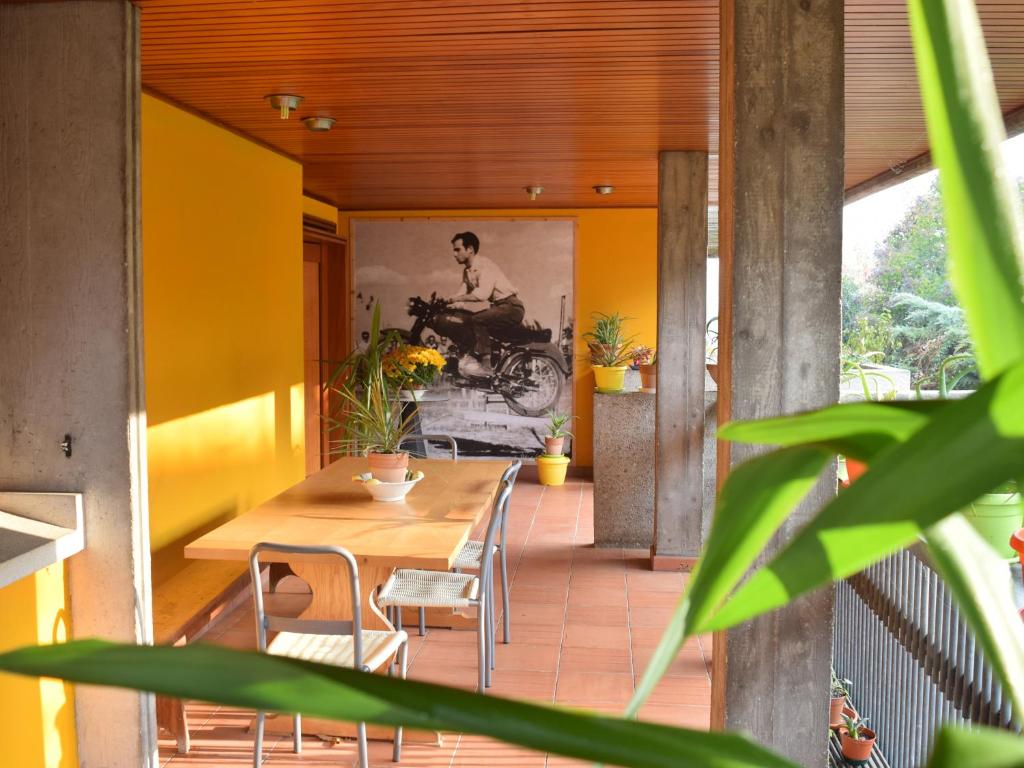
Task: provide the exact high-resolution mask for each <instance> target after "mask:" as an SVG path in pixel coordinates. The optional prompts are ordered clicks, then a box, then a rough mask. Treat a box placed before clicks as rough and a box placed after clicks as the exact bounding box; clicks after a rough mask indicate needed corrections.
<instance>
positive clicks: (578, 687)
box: [160, 482, 711, 768]
mask: <svg viewBox="0 0 1024 768" xmlns="http://www.w3.org/2000/svg"><path fill="white" fill-rule="evenodd" d="M511 515H512V517H511V520H510V523H509V539H510V541H509V543H510V547H509V568H510V576H511V580H512V595H511V601H512V608H511V617H512V643H511V644H510V645H503V644H501V643H500V642H499V643H497V651H496V653H497V669H496V670H495V672H494V686H493V688H491V692H492V693H494V694H499V695H504V696H512V697H519V698H530V699H536V700H539V701H545V702H558V703H564V704H570V705H573V706H578V707H589V708H592V709H595V710H599V711H603V712H609V713H617V712H620V711H621V709H622V706H623V705H624V704H625V703H626V702H627V700H628V699H629V697H630V695H631V694H632V692H633V687H634V685H635V684H636V681H637V679H638V677H639V675H640V674H641V672H642V671H643V667H644V665H645V664H646V663H647V661H648V660H649V658H650V656H651V653H652V651H653V650H654V646H655V644H656V643H657V640H658V637H659V635H660V633H661V629H662V628H663V627H664V624H665V622H666V620H667V617H668V614H669V611H670V610H671V606H672V605H673V604H674V602H675V599H676V597H677V596H678V594H679V591H680V590H681V589H682V586H683V584H684V578H685V576H684V575H682V574H675V573H653V572H651V571H650V570H648V569H647V557H646V553H644V552H640V551H634V550H620V549H595V548H594V546H593V540H594V534H593V485H591V484H590V483H580V482H575V483H568V484H566V485H565V486H564V487H562V488H543V487H541V486H539V485H534V484H530V483H527V482H520V483H519V484H518V485H517V486H516V490H515V494H514V496H513V497H512V511H511ZM288 581H291V582H295V583H294V584H292V588H293V589H296V591H295V592H292V593H284V592H279V593H278V594H276V595H268V597H267V599H268V603H269V602H270V601H273V605H274V607H275V608H276V609H277V610H278V611H285V610H294V611H296V612H298V611H300V610H301V609H302V607H303V605H304V603H305V601H306V600H307V599H308V597H307V596H306V595H305V594H301V590H302V586H304V585H298V584H297V580H294V579H290V580H287V581H286V582H285V584H286V585H287V583H288ZM296 587H297V588H296ZM498 605H499V607H500V605H501V603H500V597H499V603H498ZM498 631H499V637H500V631H501V629H500V619H499V622H498ZM207 640H209V641H211V642H216V643H222V644H225V645H229V646H233V647H239V648H251V647H253V646H254V645H255V630H254V629H253V618H252V610H251V608H248V607H246V608H240V609H238V610H236V611H235V612H234V613H232V614H230V615H228V616H227V617H225V619H224V620H223V621H221V622H220V623H219V624H218V625H217V626H216V627H214V628H212V629H211V631H210V633H209V634H208V636H207ZM474 642H475V633H473V632H462V631H451V630H444V629H432V630H429V631H428V633H427V636H426V637H425V638H421V637H419V636H418V635H416V630H415V628H412V635H411V639H410V667H409V676H410V677H412V678H415V679H419V680H429V681H433V682H441V683H446V684H449V685H457V686H461V687H465V688H468V689H473V688H475V686H476V651H475V645H474ZM710 652H711V648H710V643H709V642H707V641H704V640H703V639H702V640H700V641H693V642H691V643H689V644H688V645H687V646H686V647H685V648H684V649H683V651H682V652H681V653H680V655H679V658H678V659H677V660H676V662H675V663H674V664H673V666H672V668H671V670H670V672H669V674H668V676H667V677H666V678H665V679H664V680H663V681H662V683H661V685H660V686H659V687H658V689H657V690H656V691H655V692H654V694H653V695H652V697H651V701H650V703H649V704H648V705H647V706H646V707H645V708H644V710H643V711H642V716H643V717H644V718H646V719H650V720H656V721H659V722H664V723H670V724H675V725H685V726H689V727H694V728H707V727H708V718H709V702H710V695H711V683H710V677H709V674H710V668H711V666H710V665H711V653H710ZM188 712H189V716H190V725H191V730H192V751H191V752H190V753H189V754H188V755H187V756H184V755H176V753H175V751H174V745H173V743H172V742H171V741H170V740H166V739H161V741H160V754H161V757H162V759H163V760H164V765H167V764H170V765H172V766H174V767H175V768H177V767H178V766H181V768H185V767H186V766H193V767H196V766H204V767H206V766H209V767H212V766H233V765H252V734H251V733H249V732H248V731H247V729H248V727H249V723H250V721H251V719H252V713H251V712H247V711H240V710H233V709H230V708H226V707H217V706H213V705H209V704H202V703H198V702H190V703H189V704H188ZM265 748H266V750H267V751H268V753H269V756H268V758H267V760H266V762H265V765H269V766H275V765H294V766H300V765H301V766H305V765H316V766H346V768H347V767H348V766H351V765H353V764H354V762H355V758H356V754H355V745H354V742H351V741H342V742H341V743H340V744H336V745H333V746H332V745H331V744H330V743H329V742H326V741H323V740H321V739H318V738H316V737H314V736H307V737H305V738H304V740H303V751H302V753H301V754H299V755H295V754H293V753H292V751H291V749H292V743H291V737H290V736H284V737H281V738H279V737H275V736H271V735H269V734H268V737H267V742H266V745H265ZM370 762H371V764H372V765H374V766H391V765H393V763H391V743H390V742H383V741H379V742H378V741H371V742H370ZM401 764H402V765H404V766H411V767H412V768H435V767H436V768H441V767H444V768H452V767H453V766H466V767H469V766H473V767H474V768H478V767H480V766H487V768H494V767H508V768H512V767H513V766H514V767H515V768H532V766H537V767H538V768H544V767H545V766H549V767H550V766H584V765H589V763H581V762H576V761H572V760H568V759H565V758H558V757H553V756H552V757H549V756H546V755H543V754H539V753H536V752H531V751H529V750H526V749H522V748H519V747H513V746H510V745H506V744H501V743H498V742H495V741H492V740H489V739H487V738H484V737H481V736H475V735H470V734H462V735H460V734H454V733H449V734H445V735H444V745H443V746H441V747H437V746H432V745H423V744H411V743H408V742H407V743H406V744H405V745H404V747H403V752H402V763H401Z"/></svg>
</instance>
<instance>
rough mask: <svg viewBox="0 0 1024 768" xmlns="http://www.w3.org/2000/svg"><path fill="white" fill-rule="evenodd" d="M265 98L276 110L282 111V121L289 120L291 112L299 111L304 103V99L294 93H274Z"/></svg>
mask: <svg viewBox="0 0 1024 768" xmlns="http://www.w3.org/2000/svg"><path fill="white" fill-rule="evenodd" d="M263 98H264V99H266V100H267V101H268V102H270V106H272V107H273V108H274V109H277V110H280V112H281V119H282V120H287V119H288V115H289V114H290V113H291V111H292V110H293V109H298V108H299V104H301V103H302V97H301V96H299V95H297V94H294V93H272V94H270V95H269V96H264V97H263Z"/></svg>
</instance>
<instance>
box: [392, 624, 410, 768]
mask: <svg viewBox="0 0 1024 768" xmlns="http://www.w3.org/2000/svg"><path fill="white" fill-rule="evenodd" d="M408 656H409V642H408V641H406V642H404V643H402V647H401V648H399V649H398V658H399V662H398V664H399V667H400V669H401V674H402V679H403V680H405V675H406V670H407V669H408V665H407V660H408ZM391 759H392V760H393V761H394V762H396V763H397V762H398V761H399V760H401V759H402V726H398V727H397V728H395V746H394V750H393V751H392V753H391Z"/></svg>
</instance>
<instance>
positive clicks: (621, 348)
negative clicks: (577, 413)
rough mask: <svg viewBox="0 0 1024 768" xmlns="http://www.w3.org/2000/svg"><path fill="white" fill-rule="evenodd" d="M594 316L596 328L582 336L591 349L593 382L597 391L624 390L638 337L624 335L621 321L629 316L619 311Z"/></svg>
mask: <svg viewBox="0 0 1024 768" xmlns="http://www.w3.org/2000/svg"><path fill="white" fill-rule="evenodd" d="M593 317H594V330H592V331H587V332H586V333H584V334H583V338H584V339H586V340H587V346H588V347H589V349H590V364H591V365H592V366H593V368H594V383H595V384H596V386H597V391H598V392H621V391H622V390H623V389H624V388H625V386H626V369H627V368H628V367H629V363H630V361H631V359H632V357H631V345H632V343H633V339H634V338H635V337H632V336H631V337H629V338H625V337H624V336H623V335H622V324H623V323H624V322H625V321H626V320H628V319H629V318H626V317H622V316H621V315H620V314H619V313H618V312H615V313H613V314H611V315H606V314H604V313H603V312H595V313H594V316H593Z"/></svg>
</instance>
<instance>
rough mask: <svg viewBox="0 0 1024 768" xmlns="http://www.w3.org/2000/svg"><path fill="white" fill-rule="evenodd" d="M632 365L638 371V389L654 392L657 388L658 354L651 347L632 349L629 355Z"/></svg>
mask: <svg viewBox="0 0 1024 768" xmlns="http://www.w3.org/2000/svg"><path fill="white" fill-rule="evenodd" d="M630 359H631V360H632V361H633V365H635V366H636V368H637V370H638V371H640V388H641V389H642V390H643V391H644V392H654V391H655V390H657V388H658V353H657V352H656V351H655V350H654V349H653V348H652V347H645V346H642V345H641V346H639V347H634V348H633V351H632V352H631V353H630Z"/></svg>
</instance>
